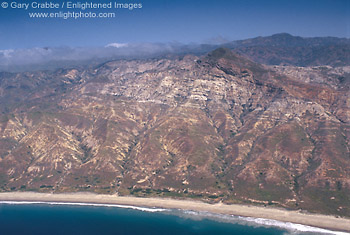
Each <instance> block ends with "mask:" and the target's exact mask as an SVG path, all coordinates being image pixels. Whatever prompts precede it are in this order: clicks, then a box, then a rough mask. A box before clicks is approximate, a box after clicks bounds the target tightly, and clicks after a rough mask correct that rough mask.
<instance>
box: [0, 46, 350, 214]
mask: <svg viewBox="0 0 350 235" xmlns="http://www.w3.org/2000/svg"><path fill="white" fill-rule="evenodd" d="M349 74H350V68H349V67H338V68H332V67H307V68H299V67H293V66H271V67H269V66H264V65H260V64H257V63H255V62H253V61H251V60H249V59H247V58H245V57H243V56H241V55H239V54H235V53H233V52H231V51H230V50H229V49H224V48H219V49H217V50H215V51H213V52H210V53H209V54H208V55H205V56H201V57H197V56H193V55H186V56H184V57H179V58H176V59H169V58H168V59H152V60H151V59H149V60H128V61H126V60H119V61H111V62H108V63H105V64H103V65H101V66H99V67H97V68H95V69H69V70H68V69H67V70H57V71H55V72H30V73H29V72H28V73H17V74H11V73H2V74H0V104H1V106H0V112H1V114H0V190H1V191H17V190H26V191H48V192H71V191H93V192H98V193H109V194H112V193H118V194H120V195H129V194H132V195H137V196H173V197H191V198H200V199H207V200H212V201H220V200H223V201H224V202H226V203H232V202H245V203H251V202H252V203H260V204H270V205H272V204H273V205H278V206H283V207H287V208H293V209H305V210H309V211H317V212H322V213H332V214H338V215H343V216H349V215H350V196H349V195H350V150H349V145H350V144H349V140H350V134H349V133H350V97H349V92H348V91H349V88H350V87H349V86H350V83H349V81H350V76H349Z"/></svg>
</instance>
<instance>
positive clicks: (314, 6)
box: [0, 0, 350, 50]
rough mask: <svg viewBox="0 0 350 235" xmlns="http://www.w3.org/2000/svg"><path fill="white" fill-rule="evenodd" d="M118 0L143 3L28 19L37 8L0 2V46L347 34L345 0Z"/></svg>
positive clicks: (348, 14) (349, 29) (349, 19)
mask: <svg viewBox="0 0 350 235" xmlns="http://www.w3.org/2000/svg"><path fill="white" fill-rule="evenodd" d="M4 1H6V0H4ZM7 1H8V3H11V2H16V1H17V2H18V3H31V2H32V1H29V0H7ZM41 1H42V0H41ZM63 1H66V2H68V1H72V2H85V1H83V0H53V2H58V3H62V2H63ZM89 1H91V0H88V2H89ZM92 1H93V2H95V3H101V2H109V1H106V0H92ZM111 1H112V2H113V1H115V0H111ZM38 2H40V0H38ZM117 2H129V3H130V2H132V3H142V6H143V7H142V9H135V10H132V11H130V10H126V9H124V10H117V11H115V10H113V11H114V12H116V17H115V18H108V19H77V20H75V19H67V20H64V19H31V18H29V17H28V13H29V12H42V11H39V10H27V11H26V10H23V9H10V8H7V9H3V8H2V7H0V50H3V49H17V48H32V47H45V46H49V47H52V46H54V47H57V46H70V47H76V46H81V47H89V46H104V45H106V44H109V43H115V42H117V43H128V42H182V43H190V42H195V43H202V42H215V41H216V40H219V41H220V40H221V39H222V38H224V39H229V40H236V39H245V38H251V37H256V36H268V35H272V34H275V33H281V32H287V33H290V34H292V35H298V36H307V37H311V36H337V37H350V36H349V32H350V26H349V24H350V23H349V22H350V10H349V7H350V1H349V0H300V1H298V0H268V1H263V0H255V1H254V0H135V1H130V0H125V1H121V0H117ZM58 11H63V12H64V11H67V10H62V9H59V10H50V12H58ZM71 11H72V10H71ZM74 11H79V9H75V10H74ZM44 12H45V11H44ZM95 12H96V11H95ZM109 12H110V10H109Z"/></svg>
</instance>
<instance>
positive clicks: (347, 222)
mask: <svg viewBox="0 0 350 235" xmlns="http://www.w3.org/2000/svg"><path fill="white" fill-rule="evenodd" d="M0 201H41V202H77V203H78V202H79V203H97V204H118V205H130V206H143V207H157V208H165V209H185V210H193V211H201V212H203V211H206V212H212V213H218V214H229V215H237V216H247V217H256V218H265V219H273V220H279V221H283V222H292V223H297V224H303V225H310V226H314V227H319V228H326V229H330V230H336V231H347V232H350V219H345V218H336V217H334V216H328V215H320V214H303V213H300V212H297V211H287V210H284V209H275V208H264V207H258V206H246V205H226V204H222V203H219V204H208V203H204V202H200V201H193V200H176V199H165V198H139V197H121V196H116V195H99V194H93V193H69V194H68V193H64V194H49V193H34V192H8V193H0Z"/></svg>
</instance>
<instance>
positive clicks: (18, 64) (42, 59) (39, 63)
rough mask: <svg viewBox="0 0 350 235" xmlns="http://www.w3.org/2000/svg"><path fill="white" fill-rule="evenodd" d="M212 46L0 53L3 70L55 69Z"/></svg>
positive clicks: (127, 46)
mask: <svg viewBox="0 0 350 235" xmlns="http://www.w3.org/2000/svg"><path fill="white" fill-rule="evenodd" d="M212 48H213V46H208V45H200V44H181V43H176V42H173V43H118V42H114V43H109V44H108V45H106V46H104V47H74V48H73V47H45V48H41V47H36V48H30V49H15V50H13V49H9V50H0V71H9V72H18V71H32V70H40V69H56V68H62V67H67V66H70V67H71V66H75V65H83V64H89V63H102V62H105V61H108V60H114V59H143V58H152V57H156V56H160V55H167V54H183V53H203V52H208V51H209V50H211V49H212Z"/></svg>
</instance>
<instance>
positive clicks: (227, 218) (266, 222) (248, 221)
mask: <svg viewBox="0 0 350 235" xmlns="http://www.w3.org/2000/svg"><path fill="white" fill-rule="evenodd" d="M0 204H47V205H72V206H96V207H116V208H125V209H133V210H139V211H144V212H151V213H154V212H165V213H167V214H170V215H175V216H179V217H183V218H188V219H192V220H203V219H209V220H214V221H217V222H223V223H233V224H239V225H244V226H252V227H266V228H269V227H270V228H271V227H274V228H279V229H282V230H285V231H286V233H285V234H286V235H287V234H288V235H289V234H290V235H292V234H295V235H297V234H302V235H306V234H310V235H315V234H322V235H326V234H331V235H350V233H346V232H338V231H332V230H328V229H323V228H317V227H312V226H308V225H302V224H296V223H290V222H282V221H278V220H272V219H263V218H254V217H244V216H236V215H223V214H217V213H211V212H198V211H191V210H182V209H162V208H154V207H153V208H148V207H139V206H130V205H118V204H99V203H79V202H41V201H31V202H30V201H0Z"/></svg>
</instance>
